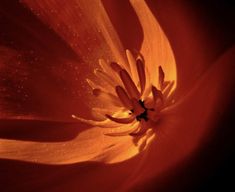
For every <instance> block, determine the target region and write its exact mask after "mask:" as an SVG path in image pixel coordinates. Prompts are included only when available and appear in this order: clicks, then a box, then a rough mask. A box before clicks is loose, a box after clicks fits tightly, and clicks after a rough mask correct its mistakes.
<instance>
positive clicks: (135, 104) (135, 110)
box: [131, 99, 145, 115]
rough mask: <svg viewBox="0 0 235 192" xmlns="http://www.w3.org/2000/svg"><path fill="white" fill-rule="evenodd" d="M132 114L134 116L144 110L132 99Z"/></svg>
mask: <svg viewBox="0 0 235 192" xmlns="http://www.w3.org/2000/svg"><path fill="white" fill-rule="evenodd" d="M131 101H132V106H133V112H134V114H136V115H139V114H141V113H143V112H144V111H145V108H144V107H143V106H142V105H141V104H140V102H139V101H138V100H137V99H132V100H131Z"/></svg>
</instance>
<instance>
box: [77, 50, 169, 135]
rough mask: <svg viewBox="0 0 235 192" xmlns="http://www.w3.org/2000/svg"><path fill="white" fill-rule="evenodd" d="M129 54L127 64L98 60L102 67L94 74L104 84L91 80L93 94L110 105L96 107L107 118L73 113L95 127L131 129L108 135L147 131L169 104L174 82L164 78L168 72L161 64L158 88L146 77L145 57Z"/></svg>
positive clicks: (149, 77)
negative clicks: (165, 71) (89, 117)
mask: <svg viewBox="0 0 235 192" xmlns="http://www.w3.org/2000/svg"><path fill="white" fill-rule="evenodd" d="M126 54H127V59H128V62H129V65H128V66H125V65H121V64H118V63H116V62H111V63H109V64H108V63H106V62H105V61H104V60H100V61H99V62H100V66H101V69H97V70H95V72H94V73H95V75H96V76H97V77H98V78H99V79H100V80H101V82H102V83H103V84H102V85H99V84H98V83H95V82H92V81H91V80H88V83H89V85H90V86H91V87H92V89H93V95H94V96H95V97H97V98H100V101H101V102H103V103H106V104H107V109H105V107H104V108H96V112H97V113H98V115H102V116H103V117H105V120H103V121H99V120H97V121H93V120H85V119H83V118H80V117H76V116H73V117H74V118H76V119H78V120H80V121H83V122H86V123H89V124H92V125H95V126H101V127H109V126H110V127H111V126H113V127H119V128H120V127H122V126H123V127H129V128H130V130H126V131H124V132H117V133H113V134H108V135H111V136H112V135H113V136H120V135H131V136H136V135H143V134H145V132H146V131H147V130H148V129H149V128H151V127H152V126H154V125H155V123H156V122H158V120H159V118H160V117H159V116H160V113H161V111H162V110H163V109H164V108H165V107H167V106H168V105H169V104H170V102H169V101H171V99H169V98H171V95H170V93H171V89H172V87H173V85H174V82H170V81H165V80H164V77H165V74H164V72H163V69H162V67H161V66H159V67H158V88H157V87H156V84H157V83H156V82H152V80H153V79H151V77H152V76H147V75H148V74H149V73H148V71H147V67H146V66H145V63H144V59H143V58H141V57H138V58H137V59H135V58H134V56H133V55H132V54H131V53H130V51H127V52H126ZM154 75H155V74H154ZM93 110H95V109H94V108H93Z"/></svg>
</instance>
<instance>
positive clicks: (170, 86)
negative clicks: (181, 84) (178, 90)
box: [163, 81, 175, 98]
mask: <svg viewBox="0 0 235 192" xmlns="http://www.w3.org/2000/svg"><path fill="white" fill-rule="evenodd" d="M174 83H175V82H174V81H171V82H170V83H169V84H168V85H167V87H166V88H165V89H164V91H163V96H164V98H167V97H168V96H169V93H170V91H171V90H172V87H173V85H174Z"/></svg>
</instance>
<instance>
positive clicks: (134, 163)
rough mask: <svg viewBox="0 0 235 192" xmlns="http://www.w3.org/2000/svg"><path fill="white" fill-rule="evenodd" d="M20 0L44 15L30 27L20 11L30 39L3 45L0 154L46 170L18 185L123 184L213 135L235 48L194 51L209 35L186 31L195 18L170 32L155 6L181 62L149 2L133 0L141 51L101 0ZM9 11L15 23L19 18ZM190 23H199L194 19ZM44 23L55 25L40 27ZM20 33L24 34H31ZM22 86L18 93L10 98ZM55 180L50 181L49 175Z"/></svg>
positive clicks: (109, 187)
mask: <svg viewBox="0 0 235 192" xmlns="http://www.w3.org/2000/svg"><path fill="white" fill-rule="evenodd" d="M22 2H23V4H22V5H25V6H26V7H27V9H29V10H31V11H32V12H33V13H34V14H35V15H36V16H37V18H38V19H40V20H41V21H42V22H43V24H42V23H35V24H34V23H32V21H34V20H31V21H30V22H29V23H31V25H32V26H33V27H34V28H33V27H32V28H29V27H28V26H27V21H25V20H21V25H22V29H23V31H27V32H28V33H29V34H31V35H32V37H33V38H32V37H30V36H29V39H30V40H29V41H26V42H24V43H23V45H19V44H17V43H21V40H20V38H19V39H18V38H16V39H17V40H18V41H16V42H13V45H11V44H3V46H1V52H2V53H3V54H4V57H0V61H1V64H0V67H1V68H0V69H1V70H2V71H4V72H6V71H7V72H8V71H10V73H9V75H6V77H4V79H3V81H2V82H3V83H2V85H3V86H2V87H3V89H2V92H3V97H2V98H1V107H2V108H1V116H2V119H3V118H5V120H2V121H1V122H0V123H1V124H0V125H1V127H3V128H1V129H2V130H3V131H1V139H0V143H1V147H0V157H1V158H2V159H8V160H17V161H21V162H22V165H21V166H22V167H25V166H26V170H29V174H31V171H33V173H35V170H37V169H31V168H29V167H31V165H32V164H31V163H34V164H33V165H37V166H39V167H40V168H39V174H36V175H37V176H43V177H45V178H43V179H42V180H41V179H40V180H39V178H37V181H36V180H35V181H27V182H29V183H28V184H22V185H19V186H20V187H21V188H22V190H23V189H24V187H25V186H27V189H29V190H34V189H38V190H40V189H42V190H44V188H43V187H42V186H44V187H45V188H46V189H48V190H50V191H51V190H52V191H53V190H54V191H76V190H82V191H84V190H85V191H87V190H88V191H89V190H94V189H96V188H97V187H99V188H98V189H99V190H100V191H113V190H114V189H116V188H117V187H118V188H117V190H119V191H125V190H128V189H132V188H133V187H138V186H141V185H142V184H143V183H145V182H147V181H149V180H151V179H152V178H155V177H159V178H160V176H162V175H164V174H165V173H167V171H169V170H170V169H173V168H174V166H176V165H178V164H180V163H182V162H184V161H185V160H187V159H188V158H189V157H191V155H192V154H194V153H195V151H196V150H197V149H198V148H199V147H200V146H201V144H202V143H203V142H204V141H207V139H208V137H207V136H208V133H210V131H211V130H212V127H213V126H214V124H215V123H216V121H215V118H216V117H217V116H216V114H217V112H218V111H221V110H223V106H224V105H223V103H224V102H225V101H226V99H227V98H226V96H225V95H226V92H227V91H228V90H229V87H231V86H232V84H231V83H230V82H232V81H231V80H232V74H231V72H230V68H231V64H232V61H233V60H232V59H231V58H233V55H234V54H233V53H234V49H231V50H228V51H227V52H226V53H225V54H224V55H222V56H221V57H220V58H218V59H216V60H215V61H214V62H212V59H211V58H213V56H215V55H213V53H214V52H213V53H210V54H209V53H208V54H205V55H203V54H202V55H200V54H199V57H198V58H195V55H197V53H194V51H195V50H197V49H198V48H199V47H200V45H203V46H204V44H200V43H201V42H202V40H205V39H204V38H203V35H204V34H202V35H201V36H199V37H198V39H196V40H194V39H192V36H190V32H188V31H187V30H189V29H193V28H192V27H188V28H187V29H185V31H184V30H183V29H181V30H182V31H181V32H182V33H185V34H187V35H189V36H184V37H182V35H179V34H174V33H170V31H172V30H171V29H169V28H170V26H171V25H170V24H168V23H167V22H166V21H165V19H164V18H162V17H164V16H165V15H164V14H165V12H164V11H161V7H162V10H164V9H166V7H164V6H166V5H165V4H164V3H162V4H161V3H159V6H158V7H157V9H159V10H158V11H159V14H160V15H159V18H160V19H162V21H165V22H163V23H165V28H166V32H168V33H169V34H168V35H169V38H171V40H172V48H173V50H174V51H175V55H176V63H175V59H174V57H173V53H172V50H171V48H170V45H169V42H168V40H167V38H166V37H165V35H164V33H163V31H162V30H161V28H160V26H159V24H158V22H157V20H156V18H155V17H154V16H153V14H152V12H151V11H150V10H149V7H148V5H147V4H146V3H145V2H144V1H140V0H131V1H130V5H131V6H132V7H133V9H134V10H135V13H136V17H137V18H138V20H139V22H140V24H141V27H142V33H143V41H142V43H141V47H140V49H139V51H136V53H135V54H133V53H134V52H135V51H134V52H133V53H131V51H129V50H126V51H125V49H126V47H125V48H123V44H125V45H126V44H127V43H125V42H121V41H120V39H119V37H118V34H117V31H115V29H114V27H113V25H112V22H111V21H110V18H109V16H108V14H107V13H106V10H105V8H104V6H103V3H102V2H101V1H95V2H94V1H85V0H80V1H75V0H74V1H73V0H70V1H65V2H58V1H53V0H50V1H48V0H40V1H30V0H24V1H22ZM118 4H119V3H118ZM17 5H18V6H19V7H21V8H22V5H19V4H17ZM120 5H121V3H120ZM170 5H171V4H170ZM153 7H154V6H153ZM176 10H177V8H176ZM24 11H26V9H25V10H24ZM3 13H4V14H3V15H4V16H5V17H6V18H8V19H9V20H10V21H12V23H14V24H16V23H17V21H18V20H17V18H13V17H11V15H9V14H8V13H7V11H5V12H4V11H3ZM27 14H31V13H29V12H27V13H26V15H27ZM120 14H121V13H120ZM122 14H125V13H124V12H123V13H122ZM172 14H174V12H172ZM114 15H115V12H114ZM176 16H178V17H179V18H180V17H181V15H180V14H178V15H177V14H176ZM30 17H32V15H30ZM110 17H112V16H110ZM25 18H28V17H27V16H26V17H25ZM176 18H177V17H176ZM35 21H37V22H38V20H37V19H35ZM169 22H170V21H169ZM178 22H179V23H180V21H178ZM190 22H192V26H193V19H191V20H190ZM187 24H188V25H190V23H186V24H185V25H186V26H187ZM45 26H46V27H48V28H49V30H43V29H41V28H40V27H45ZM163 26H164V25H163ZM182 26H183V24H182ZM36 29H39V30H40V31H37V30H36ZM126 30H127V31H126V35H127V36H130V35H132V34H129V33H128V32H129V30H131V28H130V29H129V28H127V29H126ZM196 31H197V30H196ZM198 31H199V32H200V29H198ZM54 32H56V34H57V35H58V36H57V37H54V36H53V35H54ZM40 33H42V34H43V35H44V34H45V37H44V36H42V35H41V34H40ZM51 34H53V35H51ZM198 34H200V33H198ZM14 35H15V34H14V32H12V34H11V36H14ZM177 35H178V36H177ZM15 36H17V35H15ZM22 36H23V39H24V41H25V40H27V35H25V34H23V35H22ZM17 37H18V36H17ZM177 37H179V39H180V40H181V42H180V43H182V45H180V46H179V42H178V41H177ZM201 37H202V39H200V38H201ZM6 39H7V38H6ZM32 39H34V40H37V41H36V43H39V45H36V46H35V45H34V44H35V43H34V42H32V41H31V40H32ZM184 41H185V42H184ZM8 43H9V42H8ZM14 43H15V45H14ZM50 43H52V44H50ZM187 43H188V44H189V43H190V46H189V47H190V48H192V52H190V50H187V49H188V48H189V47H187V46H185V44H187ZM18 46H19V47H18ZM21 46H22V47H21ZM47 46H48V47H47ZM209 46H210V44H208V47H209ZM32 47H33V48H32ZM64 47H66V48H64ZM52 48H53V49H52ZM181 48H182V49H183V50H184V51H185V52H183V53H182V52H181V50H180V49H181ZM203 48H207V47H206V45H205V47H203ZM44 49H45V50H44ZM53 51H54V52H53ZM184 53H188V55H186V54H184ZM194 54H195V55H194ZM193 59H195V60H193ZM98 61H99V62H98ZM188 62H192V63H194V66H192V65H190V64H189V63H188ZM12 63H17V66H16V67H15V66H14V65H13V67H14V69H16V70H17V71H14V70H12V67H11V64H12ZM98 63H99V64H98ZM46 65H48V66H46ZM176 66H177V78H176ZM93 70H95V72H94V73H95V75H94V74H93V73H92V71H93ZM199 77H200V78H199ZM86 79H88V83H89V85H90V87H91V88H92V89H91V88H89V87H88V84H87V83H85V80H86ZM91 79H92V80H91ZM9 80H10V81H9ZM19 80H20V82H19ZM215 80H216V83H215ZM176 81H177V83H176ZM9 82H10V84H7V83H9ZM173 82H174V83H175V84H173ZM225 83H226V84H227V87H225V86H224V84H225ZM25 86H26V87H25ZM16 92H17V93H16ZM18 92H19V93H18ZM17 95H18V96H21V97H22V98H20V99H16V100H15V101H13V102H12V100H11V99H12V98H13V97H14V96H17ZM94 96H95V97H94ZM206 97H210V99H209V100H208V99H205V98H206ZM33 104H34V105H41V107H42V108H41V109H40V106H34V105H33ZM32 105H33V106H32ZM16 106H18V108H16ZM202 106H203V107H202ZM73 114H75V115H73ZM77 114H78V115H77ZM71 116H72V117H74V118H75V119H76V120H74V119H73V118H72V117H71ZM84 123H85V124H84ZM87 124H88V125H87ZM103 127H105V129H104V128H103ZM18 129H20V130H18ZM31 129H32V130H31ZM42 129H46V130H45V131H42ZM53 129H54V130H55V131H54V130H53ZM35 133H36V134H35ZM45 134H48V135H46V136H45ZM5 164H6V165H7V166H10V165H11V163H9V162H8V163H5ZM108 164H109V165H108ZM47 169H48V170H49V171H45V170H47ZM44 171H45V173H46V174H45V173H44ZM47 174H48V175H49V176H48V177H46V175H47ZM67 175H69V178H65V176H66V177H67ZM23 176H25V175H23ZM26 177H27V178H29V177H28V176H26ZM160 181H161V180H160ZM51 182H52V184H53V186H52V185H51V184H48V183H51ZM7 188H9V189H11V187H7ZM13 188H14V186H13Z"/></svg>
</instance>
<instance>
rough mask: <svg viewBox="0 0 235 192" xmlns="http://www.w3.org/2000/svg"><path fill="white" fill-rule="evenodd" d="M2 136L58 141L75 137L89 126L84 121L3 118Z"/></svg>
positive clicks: (25, 139)
mask: <svg viewBox="0 0 235 192" xmlns="http://www.w3.org/2000/svg"><path fill="white" fill-rule="evenodd" d="M0 126H1V127H0V138H2V139H14V140H24V141H40V142H58V141H68V140H72V139H74V138H75V137H76V136H77V135H78V134H79V133H80V132H82V131H84V130H85V129H87V128H89V126H88V125H85V124H83V123H78V122H76V123H66V122H56V121H43V120H23V119H1V120H0Z"/></svg>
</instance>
